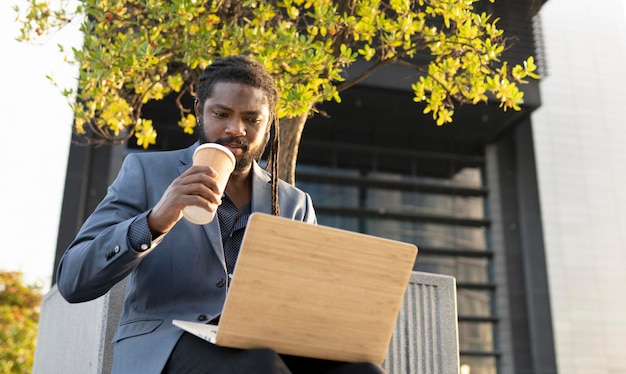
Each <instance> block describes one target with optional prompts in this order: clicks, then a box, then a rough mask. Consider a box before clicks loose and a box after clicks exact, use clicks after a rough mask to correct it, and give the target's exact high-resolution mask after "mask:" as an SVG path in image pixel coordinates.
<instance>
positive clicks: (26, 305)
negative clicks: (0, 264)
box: [0, 271, 41, 374]
mask: <svg viewBox="0 0 626 374" xmlns="http://www.w3.org/2000/svg"><path fill="white" fill-rule="evenodd" d="M40 304H41V288H40V287H39V286H29V285H25V284H24V283H23V281H22V274H21V273H20V272H4V271H0V372H2V373H6V374H9V373H30V372H31V371H32V367H33V360H34V356H35V344H36V340H37V323H38V321H39V306H40Z"/></svg>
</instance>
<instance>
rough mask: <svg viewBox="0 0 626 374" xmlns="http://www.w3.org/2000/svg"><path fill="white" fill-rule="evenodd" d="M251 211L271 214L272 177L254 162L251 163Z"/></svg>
mask: <svg viewBox="0 0 626 374" xmlns="http://www.w3.org/2000/svg"><path fill="white" fill-rule="evenodd" d="M251 205H252V212H253V213H254V212H261V213H267V214H272V179H271V178H270V175H269V174H268V173H267V172H266V171H265V170H263V169H262V168H261V167H260V166H259V164H257V163H256V162H253V163H252V202H251Z"/></svg>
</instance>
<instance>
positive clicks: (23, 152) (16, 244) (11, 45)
mask: <svg viewBox="0 0 626 374" xmlns="http://www.w3.org/2000/svg"><path fill="white" fill-rule="evenodd" d="M51 3H53V4H54V3H58V0H52V1H51ZM25 4H26V1H25V0H2V1H0V51H1V52H0V53H1V54H2V68H1V69H0V112H1V113H2V116H1V117H0V118H1V119H0V121H2V132H0V137H1V139H2V141H1V143H0V144H1V145H0V160H1V161H0V175H1V176H2V177H1V179H0V187H1V189H0V192H1V193H0V213H1V214H0V238H2V240H1V241H0V270H3V271H21V272H22V273H23V274H24V280H25V282H26V283H27V284H39V285H41V286H42V288H43V290H44V291H46V290H47V289H48V288H49V287H50V281H51V278H52V272H53V266H54V254H55V250H56V240H57V233H58V228H59V218H60V211H61V205H62V198H63V188H64V183H65V171H66V168H67V156H68V153H69V145H70V136H71V126H72V113H71V109H70V107H69V104H68V101H67V99H66V98H65V97H64V96H63V95H62V94H61V92H60V90H59V88H57V87H55V86H54V85H53V84H52V83H51V82H50V81H49V80H48V79H47V78H46V75H51V76H53V77H54V79H55V80H56V81H58V82H59V84H60V86H61V87H67V88H75V86H76V76H77V74H78V69H77V68H76V67H74V66H71V65H69V64H68V63H66V62H64V61H63V58H64V55H63V54H61V53H60V52H59V49H58V47H57V44H59V43H61V44H64V45H69V46H80V43H81V35H80V33H79V32H78V25H71V26H70V27H68V28H67V29H64V30H62V31H61V32H57V33H56V34H55V35H53V36H50V37H47V38H45V39H42V40H40V41H37V42H36V43H29V44H24V43H20V42H17V41H15V38H16V37H17V36H18V35H19V27H18V23H17V22H16V21H15V18H16V13H15V12H14V11H13V5H18V6H19V7H20V8H25V7H26V5H25Z"/></svg>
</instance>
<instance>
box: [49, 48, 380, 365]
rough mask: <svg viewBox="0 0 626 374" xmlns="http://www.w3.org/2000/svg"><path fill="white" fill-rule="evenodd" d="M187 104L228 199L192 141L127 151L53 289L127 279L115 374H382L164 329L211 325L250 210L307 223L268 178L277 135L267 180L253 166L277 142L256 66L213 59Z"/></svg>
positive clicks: (78, 290) (305, 212)
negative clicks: (185, 214) (196, 212)
mask: <svg viewBox="0 0 626 374" xmlns="http://www.w3.org/2000/svg"><path fill="white" fill-rule="evenodd" d="M196 98H197V100H196V102H195V105H194V109H195V113H196V117H197V119H198V132H199V143H205V142H214V143H218V144H221V145H223V146H225V147H227V148H229V149H230V150H231V151H232V152H233V154H234V155H235V158H236V161H237V163H236V167H235V170H234V172H233V173H232V174H231V176H230V179H229V181H228V184H227V185H226V188H225V190H224V191H220V190H219V189H218V187H217V185H216V182H215V179H214V177H215V176H216V173H215V172H214V170H212V169H211V168H210V167H202V166H192V154H193V151H194V150H195V148H197V146H198V143H196V144H194V145H192V146H191V147H189V148H187V149H182V150H177V151H168V152H150V153H145V154H130V155H128V156H127V157H126V159H125V160H124V163H123V165H122V167H121V170H120V172H119V174H118V176H117V178H116V180H115V181H114V182H113V183H112V185H111V186H110V187H109V190H108V192H107V195H106V197H105V198H104V199H103V201H102V202H101V203H100V204H99V205H98V207H97V208H96V210H95V211H94V213H93V214H92V215H91V216H90V217H89V218H88V219H87V220H86V221H85V223H84V225H83V227H82V228H81V230H80V232H79V233H78V235H77V237H76V238H75V240H74V241H73V242H72V244H71V245H70V247H69V248H68V250H67V251H66V253H65V254H64V256H63V257H62V259H61V261H60V263H59V268H58V273H57V284H58V288H59V291H60V293H61V294H62V295H63V297H64V298H65V299H66V300H67V301H69V302H73V303H76V302H83V301H88V300H92V299H95V298H97V297H99V296H101V295H103V294H105V293H106V292H107V291H108V290H109V289H111V287H113V286H114V285H115V284H116V283H118V282H119V281H121V280H123V279H124V278H128V279H127V283H126V296H125V301H124V309H123V311H122V315H121V320H120V325H119V327H118V330H117V332H116V334H115V336H114V338H113V340H114V344H115V348H114V360H113V373H132V374H135V373H147V374H149V373H177V374H178V373H230V372H238V373H249V372H250V373H252V372H258V373H272V372H276V373H289V372H294V373H295V372H330V371H331V370H335V371H333V372H336V373H339V372H373V373H374V372H381V370H380V368H379V367H378V366H375V365H372V364H368V363H363V364H346V363H337V362H330V361H324V360H313V359H307V358H300V357H290V356H279V355H277V354H276V353H274V352H273V351H271V350H269V349H258V350H237V349H231V348H225V347H218V346H215V345H212V344H210V343H207V342H205V341H203V340H200V339H198V338H196V337H194V336H192V335H190V334H188V333H183V331H182V330H180V329H178V328H177V327H175V326H173V325H172V320H173V319H182V320H190V321H191V320H196V321H205V322H207V323H217V322H218V320H219V314H220V313H221V310H222V306H223V304H224V301H225V298H226V292H227V289H228V279H229V276H230V275H231V274H232V270H233V267H234V263H235V261H236V256H237V252H238V250H239V247H240V245H241V240H242V237H243V232H244V229H245V226H246V224H247V219H248V217H249V215H250V214H251V213H252V212H265V213H273V214H280V215H281V216H283V217H289V218H292V219H295V220H299V221H304V222H309V223H313V224H314V223H316V217H315V212H314V209H313V205H312V202H311V198H310V196H309V195H308V194H307V193H305V192H303V191H301V190H299V189H297V188H295V187H293V186H291V185H289V184H287V183H285V182H283V181H279V180H278V178H277V176H276V175H277V168H278V165H277V163H276V160H277V155H278V147H277V137H276V136H275V137H274V138H275V140H274V142H273V144H272V152H271V157H270V158H271V160H270V164H271V165H272V175H271V176H270V174H269V173H267V172H265V171H264V170H262V169H261V168H260V167H259V165H258V164H257V161H258V160H259V158H260V157H261V155H262V153H263V151H264V149H265V146H266V144H267V142H268V139H269V137H270V136H269V135H270V129H271V127H272V124H274V127H275V129H274V132H275V134H278V131H277V128H276V126H277V124H278V122H277V118H276V111H275V107H276V102H277V93H276V88H275V86H274V81H273V79H272V77H271V76H270V75H269V74H268V73H267V72H266V71H265V70H264V69H263V67H262V66H261V65H260V64H257V63H255V62H252V61H251V60H249V59H247V58H245V57H241V56H235V57H229V58H225V59H223V60H220V61H217V62H215V63H213V64H212V65H210V66H208V67H207V68H206V69H205V71H204V72H203V74H202V76H201V77H200V78H199V80H198V83H197V92H196ZM189 205H194V206H198V207H203V208H205V209H207V210H209V211H212V212H213V211H217V214H216V219H214V220H213V221H212V222H211V223H209V224H207V225H195V224H192V223H191V222H188V221H186V220H185V219H184V218H182V213H181V212H182V209H183V208H184V207H186V206H189ZM312 368H313V370H314V371H310V370H309V369H312Z"/></svg>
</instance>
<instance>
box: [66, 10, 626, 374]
mask: <svg viewBox="0 0 626 374" xmlns="http://www.w3.org/2000/svg"><path fill="white" fill-rule="evenodd" d="M543 3H545V4H543ZM599 4H601V6H600V5H598V4H593V5H592V4H591V3H589V2H584V1H582V0H568V1H567V2H566V1H565V0H551V1H549V2H545V1H537V0H535V1H533V0H524V1H516V0H515V1H514V0H499V1H496V3H495V4H491V3H489V2H486V1H485V2H483V3H481V4H480V6H482V7H485V10H487V11H490V12H493V13H494V14H495V15H496V16H498V17H500V18H501V22H500V26H501V27H502V28H503V29H504V30H505V32H507V33H508V34H509V35H515V37H516V38H517V41H516V42H515V45H514V47H513V48H512V49H511V50H509V51H507V52H506V55H505V59H507V60H509V61H512V62H520V61H521V60H522V59H524V58H525V57H527V56H528V55H535V56H537V57H538V58H540V60H541V61H542V62H543V63H544V64H543V66H544V71H543V75H544V77H543V78H542V82H541V83H540V84H539V83H536V82H535V83H532V84H531V85H529V86H527V87H525V90H526V99H525V100H526V104H525V106H524V108H523V110H522V111H520V112H513V111H508V112H506V113H505V112H502V111H501V110H500V109H499V108H498V107H497V104H493V103H491V104H489V105H482V104H479V105H478V106H463V107H460V108H458V110H457V114H456V118H455V122H454V123H453V124H452V125H447V126H445V127H437V126H436V125H435V124H434V123H432V121H430V120H429V119H428V118H426V117H425V116H424V115H422V114H421V109H420V107H419V105H416V104H415V103H413V102H412V96H411V93H410V92H408V91H410V86H409V84H408V83H407V71H404V70H402V69H401V68H389V69H387V70H385V71H384V72H381V73H380V74H377V75H376V76H373V77H372V78H370V79H369V80H368V81H366V82H364V83H362V84H360V85H358V86H356V87H354V88H353V89H351V90H350V91H348V92H345V93H344V94H342V104H341V105H333V104H325V105H324V106H323V109H324V110H325V111H326V112H327V113H329V115H330V117H328V118H326V117H322V116H316V117H313V118H312V119H311V120H310V122H309V124H308V125H307V128H306V129H305V133H304V135H303V140H302V144H301V148H300V155H299V161H298V168H297V174H296V180H297V181H296V184H297V185H299V186H300V187H301V188H303V189H305V190H307V191H309V192H310V193H311V195H312V196H313V199H314V203H315V206H316V210H317V212H318V216H319V221H320V223H321V224H325V225H330V226H335V227H341V228H345V229H349V230H354V231H360V232H365V233H369V234H373V235H378V236H382V237H388V238H392V239H397V240H403V241H408V242H413V243H415V244H417V246H418V247H419V248H420V254H419V255H418V259H417V262H416V265H415V269H416V270H420V271H428V272H435V273H441V274H450V275H454V276H455V277H456V278H457V286H458V295H457V296H458V303H459V332H460V348H461V363H462V365H463V366H462V370H463V374H469V373H471V374H475V373H481V374H482V373H486V374H496V373H498V374H522V373H556V372H557V368H558V371H560V372H562V373H620V372H626V359H624V358H622V356H623V354H622V352H624V349H623V348H622V346H621V345H620V343H621V341H619V340H618V338H620V337H626V334H624V333H625V332H626V331H625V330H626V323H625V322H624V317H623V316H624V315H626V313H625V312H626V303H624V302H623V301H620V300H619V298H618V297H616V296H617V295H619V294H621V292H624V290H623V289H624V284H625V283H626V282H624V280H625V279H624V277H625V275H624V273H625V272H624V271H622V269H624V265H625V262H626V261H625V260H626V255H624V253H623V251H620V243H621V242H622V239H624V234H623V233H622V231H623V230H620V228H621V227H622V225H623V223H624V220H625V217H624V208H625V207H626V199H625V196H626V195H625V193H624V192H622V191H621V189H620V188H619V187H618V186H619V182H620V181H621V180H622V179H623V178H624V177H623V176H622V174H621V173H619V167H618V165H619V162H620V161H621V160H623V159H624V158H625V157H626V151H624V150H623V147H621V146H620V145H621V144H624V142H623V141H622V140H624V138H625V137H626V131H624V130H622V129H621V128H620V123H619V122H620V121H619V117H618V116H619V108H620V105H619V100H620V98H621V96H620V94H621V92H620V90H621V87H623V86H624V85H623V84H621V83H624V80H625V79H626V74H625V73H624V72H623V69H622V68H621V66H623V62H624V46H625V45H624V40H625V39H624V38H625V36H626V34H625V32H624V31H625V30H624V26H625V25H626V22H625V18H624V12H623V5H622V3H621V1H620V0H602V2H601V3H599ZM540 8H541V11H540V10H539V9H540ZM537 12H539V16H537ZM563 14H567V15H568V16H569V17H563ZM591 15H593V17H591ZM596 17H597V18H596ZM583 25H584V26H585V28H584V30H580V26H583ZM544 42H545V43H544ZM544 47H545V49H544ZM571 53H574V56H575V57H576V58H572V57H571V56H572V55H571ZM543 56H546V57H547V58H546V59H545V60H543V59H541V58H542V57H543ZM546 61H547V63H546ZM600 61H608V62H609V63H608V64H607V65H606V70H605V69H598V68H595V67H594V66H593V63H599V62H600ZM616 61H617V62H616ZM590 62H591V63H592V67H590V66H589V64H588V63H590ZM546 66H547V67H548V69H547V70H545V67H546ZM359 68H361V67H360V66H359V65H358V64H357V65H356V66H355V67H354V68H353V69H359ZM409 78H410V77H409ZM581 78H582V79H581ZM589 78H592V79H589ZM408 81H410V79H408ZM540 92H541V95H540ZM606 92H610V93H611V95H609V97H606V96H605V95H604V94H605V93H606ZM591 93H593V94H591ZM621 95H622V96H623V94H621ZM588 102H589V103H590V104H591V105H583V103H584V104H587V103H588ZM162 107H163V105H159V106H148V108H146V109H145V111H146V112H147V113H151V115H152V116H153V118H154V120H155V126H157V128H158V129H159V131H160V138H159V139H160V140H159V143H158V144H157V146H156V147H155V148H154V149H170V148H179V147H182V146H186V145H188V144H190V143H191V142H193V141H194V140H195V139H194V138H193V137H188V136H185V135H183V134H182V132H181V131H180V130H178V129H177V128H176V126H175V123H176V121H177V118H176V116H177V112H176V111H175V110H173V111H171V112H167V111H163V110H162V109H160V108H162ZM587 123H594V124H595V125H596V126H595V127H593V128H590V127H589V126H584V125H585V124H587ZM583 140H585V141H583ZM131 151H132V152H134V151H139V150H137V149H134V148H133V147H132V146H129V147H128V148H127V147H124V146H118V147H100V148H86V147H73V148H72V150H71V153H70V160H69V164H68V175H67V184H66V192H65V196H66V197H65V199H64V205H63V213H62V219H61V230H60V233H59V242H58V249H57V259H58V258H59V256H60V254H61V252H62V251H63V250H64V249H65V247H66V246H67V244H68V243H69V241H70V240H71V238H72V237H73V235H74V233H75V232H76V230H77V229H78V227H79V226H80V224H81V223H82V220H83V219H84V218H85V217H86V215H87V214H88V213H89V212H90V211H91V210H93V208H94V207H95V204H97V203H98V201H99V200H100V199H101V197H102V196H103V195H104V192H105V189H106V186H107V185H108V183H109V182H110V180H111V178H112V177H113V176H114V175H115V173H116V171H117V168H118V167H119V164H120V162H121V159H122V157H123V156H124V154H125V153H126V152H131ZM603 151H604V152H603ZM103 171H105V172H103ZM75 196H81V199H78V200H77V199H76V198H75ZM598 222H601V224H598ZM600 248H601V249H602V252H601V253H600V252H599V250H600ZM355 250H356V249H355ZM620 291H621V292H620Z"/></svg>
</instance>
